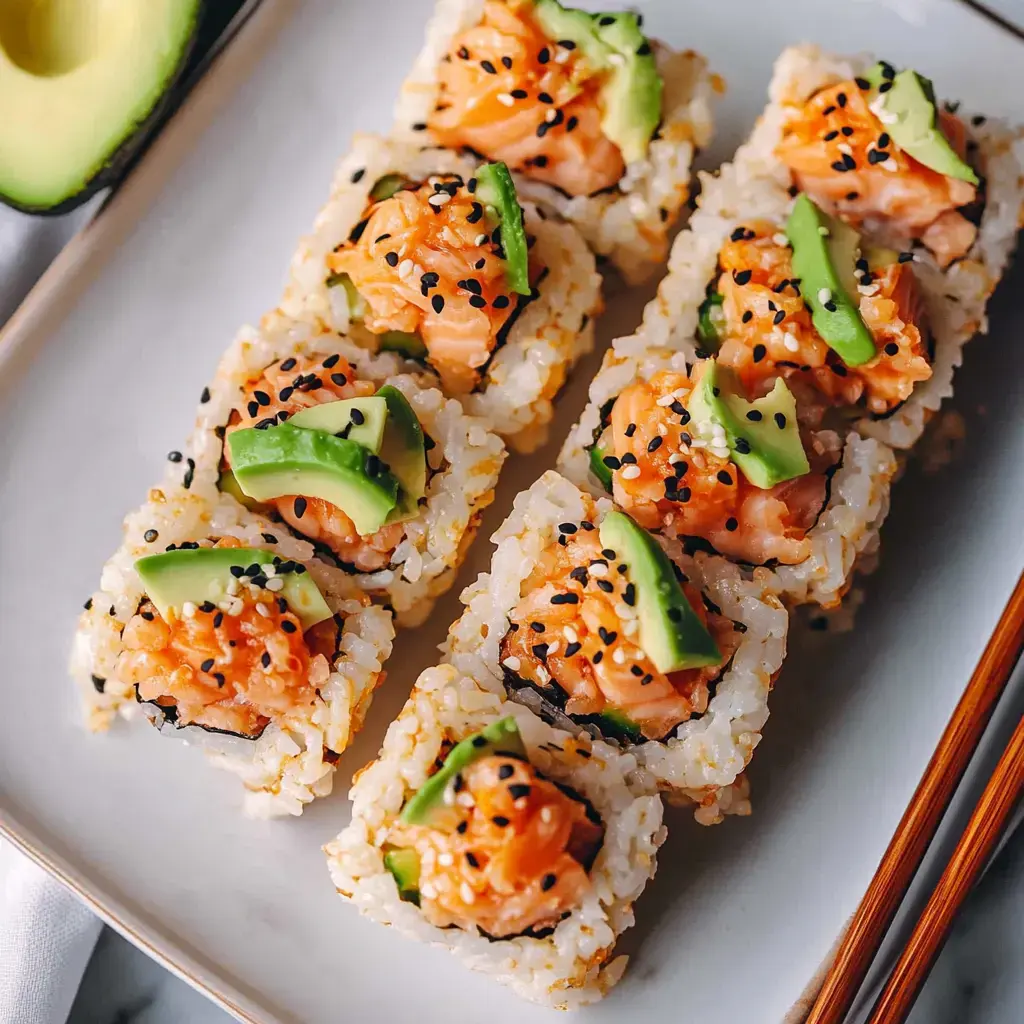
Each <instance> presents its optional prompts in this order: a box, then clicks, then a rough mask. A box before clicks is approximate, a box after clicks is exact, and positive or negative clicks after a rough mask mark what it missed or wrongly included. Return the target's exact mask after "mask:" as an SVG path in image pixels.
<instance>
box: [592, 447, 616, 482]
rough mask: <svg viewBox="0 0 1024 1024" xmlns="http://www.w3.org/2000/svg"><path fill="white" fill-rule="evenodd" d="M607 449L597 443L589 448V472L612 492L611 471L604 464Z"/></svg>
mask: <svg viewBox="0 0 1024 1024" xmlns="http://www.w3.org/2000/svg"><path fill="white" fill-rule="evenodd" d="M607 454H608V453H607V451H605V449H604V448H602V447H601V446H600V445H599V444H595V445H594V447H593V448H591V449H590V472H591V473H592V474H593V476H594V479H595V480H597V482H598V483H599V484H600V485H601V486H602V487H603V488H604V489H605V490H606V491H607V492H608V493H609V494H611V493H612V471H611V470H610V469H609V468H608V467H607V466H606V465H605V462H604V459H605V456H606V455H607Z"/></svg>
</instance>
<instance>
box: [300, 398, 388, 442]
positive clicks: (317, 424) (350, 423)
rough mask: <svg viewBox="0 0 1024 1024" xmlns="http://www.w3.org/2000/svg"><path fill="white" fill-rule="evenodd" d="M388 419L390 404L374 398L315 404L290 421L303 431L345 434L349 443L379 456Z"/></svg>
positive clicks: (345, 399)
mask: <svg viewBox="0 0 1024 1024" xmlns="http://www.w3.org/2000/svg"><path fill="white" fill-rule="evenodd" d="M353 417H354V418H353ZM387 418H388V405H387V402H386V401H385V400H384V399H383V398H381V397H379V396H378V395H373V396H371V397H369V398H342V399H340V400H339V401H337V402H324V403H323V404H322V405H313V406H310V407H309V408H308V409H303V410H302V411H301V412H297V413H295V415H294V416H292V417H291V419H289V420H288V422H289V423H290V424H291V425H292V426H293V427H301V428H302V429H303V430H323V431H326V432H327V433H328V434H334V435H335V436H337V435H338V434H342V435H344V436H345V437H346V438H347V439H348V440H349V441H355V443H356V444H360V445H362V446H363V447H364V448H366V449H367V450H368V451H371V452H373V453H374V454H377V453H379V452H380V448H381V443H382V442H383V440H384V427H385V425H386V423H387ZM356 420H359V421H360V422H358V423H357V422H356Z"/></svg>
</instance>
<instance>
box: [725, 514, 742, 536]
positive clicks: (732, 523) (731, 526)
mask: <svg viewBox="0 0 1024 1024" xmlns="http://www.w3.org/2000/svg"><path fill="white" fill-rule="evenodd" d="M739 525H740V524H739V523H738V522H737V520H736V519H735V517H733V516H729V518H728V519H726V521H725V528H726V529H727V530H728V531H729V532H730V533H732V532H733V531H734V530H736V529H737V528H738V527H739Z"/></svg>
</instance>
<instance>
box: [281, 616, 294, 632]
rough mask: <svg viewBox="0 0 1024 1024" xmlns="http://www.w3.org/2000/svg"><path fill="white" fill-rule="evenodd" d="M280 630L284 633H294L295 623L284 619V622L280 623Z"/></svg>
mask: <svg viewBox="0 0 1024 1024" xmlns="http://www.w3.org/2000/svg"><path fill="white" fill-rule="evenodd" d="M281 628H282V629H283V630H284V631H285V632H286V633H294V632H295V630H296V628H297V627H296V625H295V623H294V622H292V621H291V619H285V620H284V621H283V622H282V623H281Z"/></svg>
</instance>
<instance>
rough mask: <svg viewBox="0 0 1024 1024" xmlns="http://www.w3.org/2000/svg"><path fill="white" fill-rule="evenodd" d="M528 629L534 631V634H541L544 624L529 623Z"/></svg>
mask: <svg viewBox="0 0 1024 1024" xmlns="http://www.w3.org/2000/svg"><path fill="white" fill-rule="evenodd" d="M530 629H532V630H533V631H534V633H543V632H544V623H543V622H531V623H530Z"/></svg>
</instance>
